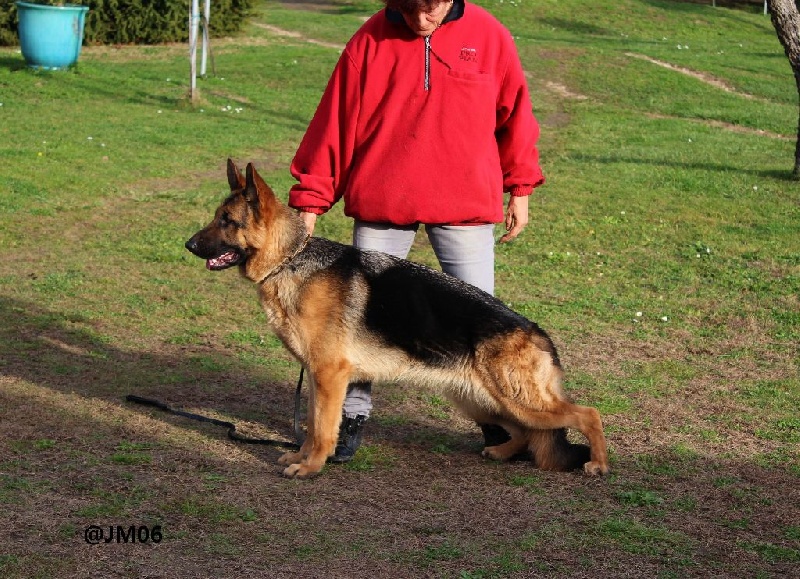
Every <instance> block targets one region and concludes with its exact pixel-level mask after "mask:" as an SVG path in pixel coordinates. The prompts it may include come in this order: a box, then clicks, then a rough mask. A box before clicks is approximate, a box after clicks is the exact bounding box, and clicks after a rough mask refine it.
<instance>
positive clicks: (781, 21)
mask: <svg viewBox="0 0 800 579" xmlns="http://www.w3.org/2000/svg"><path fill="white" fill-rule="evenodd" d="M767 5H768V6H769V13H770V17H771V18H772V25H773V26H774V27H775V32H777V33H778V40H780V41H781V44H782V45H783V50H784V51H785V52H786V56H787V57H788V58H789V64H790V65H791V66H792V72H793V73H794V82H795V84H796V85H797V94H798V95H800V13H798V11H797V4H796V3H795V0H767ZM792 175H793V176H794V178H795V179H800V114H798V122H797V143H796V144H795V148H794V171H792Z"/></svg>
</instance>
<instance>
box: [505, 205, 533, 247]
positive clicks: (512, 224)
mask: <svg viewBox="0 0 800 579" xmlns="http://www.w3.org/2000/svg"><path fill="white" fill-rule="evenodd" d="M527 224H528V196H527V195H525V196H523V197H515V196H513V195H512V196H511V197H510V198H509V200H508V208H507V209H506V234H505V235H504V236H503V237H501V238H500V243H508V242H509V241H511V240H512V239H514V238H515V237H517V235H519V234H520V233H521V232H522V230H523V229H525V226H526V225H527Z"/></svg>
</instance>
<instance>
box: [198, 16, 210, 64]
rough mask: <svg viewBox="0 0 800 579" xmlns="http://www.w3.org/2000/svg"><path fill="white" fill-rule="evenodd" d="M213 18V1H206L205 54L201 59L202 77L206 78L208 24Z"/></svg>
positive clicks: (204, 21) (204, 22) (204, 19)
mask: <svg viewBox="0 0 800 579" xmlns="http://www.w3.org/2000/svg"><path fill="white" fill-rule="evenodd" d="M210 17H211V0H206V3H205V6H204V8H203V53H202V56H201V58H200V76H201V77H203V78H205V76H206V60H207V58H208V47H209V34H210V33H209V31H208V23H209V18H210Z"/></svg>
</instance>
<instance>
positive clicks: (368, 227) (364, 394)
mask: <svg viewBox="0 0 800 579" xmlns="http://www.w3.org/2000/svg"><path fill="white" fill-rule="evenodd" d="M418 227H419V226H418V225H408V226H396V225H387V224H382V223H365V222H363V221H356V222H355V225H354V226H353V245H354V246H355V247H358V248H359V249H369V250H374V251H382V252H384V253H388V254H389V255H394V256H395V257H400V258H403V259H405V257H406V256H407V255H408V252H409V250H410V249H411V244H412V243H414V237H415V235H416V233H417V229H418ZM425 232H426V233H427V235H428V239H429V240H430V243H431V246H432V247H433V251H434V253H435V254H436V258H437V259H438V260H439V265H440V266H441V268H442V271H443V272H444V273H446V274H449V275H452V276H455V277H457V278H459V279H461V280H463V281H465V282H467V283H470V284H472V285H474V286H476V287H478V288H480V289H482V290H483V291H485V292H488V293H490V294H494V225H492V224H488V225H469V226H461V225H426V226H425ZM371 410H372V383H371V382H356V383H353V384H350V385H349V386H348V388H347V397H346V398H345V401H344V414H345V416H347V417H349V418H355V417H356V416H358V415H362V416H367V417H368V416H369V414H370V411H371Z"/></svg>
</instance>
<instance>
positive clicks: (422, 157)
mask: <svg viewBox="0 0 800 579" xmlns="http://www.w3.org/2000/svg"><path fill="white" fill-rule="evenodd" d="M538 137H539V125H538V124H537V122H536V119H535V118H534V116H533V112H532V110H531V101H530V96H529V94H528V87H527V84H526V82H525V74H524V72H523V70H522V65H521V64H520V61H519V57H518V55H517V51H516V47H515V46H514V41H513V39H512V38H511V35H510V34H509V32H508V31H507V30H506V29H505V28H504V27H503V26H502V25H501V24H500V23H499V22H498V21H497V20H496V19H495V18H494V17H493V16H492V15H490V14H489V13H488V12H486V11H485V10H484V9H482V8H480V7H478V6H475V5H473V4H465V3H464V2H462V1H461V0H457V2H456V3H455V5H454V8H453V10H451V13H450V15H449V16H448V18H447V19H445V21H444V23H443V24H442V25H441V27H440V28H439V29H437V30H436V31H435V32H434V33H433V34H432V35H431V36H430V37H428V38H423V37H421V36H417V35H416V34H414V33H413V32H412V31H411V30H410V29H409V28H408V26H407V25H406V24H405V22H404V21H403V19H402V17H401V16H400V15H399V14H398V13H396V12H392V11H390V10H383V11H381V12H379V13H377V14H375V15H374V16H373V17H372V18H370V20H368V21H367V22H366V23H365V24H364V25H363V26H362V27H361V28H360V29H359V30H358V31H357V32H356V34H355V35H354V36H353V38H352V39H351V40H350V42H348V44H347V47H346V48H345V50H344V52H343V53H342V56H341V58H340V59H339V62H338V64H337V65H336V68H335V70H334V71H333V74H332V76H331V78H330V81H329V82H328V86H327V88H326V89H325V93H324V94H323V96H322V100H321V102H320V104H319V107H318V108H317V111H316V113H315V115H314V118H313V119H312V121H311V124H310V125H309V127H308V131H307V132H306V134H305V136H304V138H303V140H302V142H301V144H300V147H299V149H298V151H297V154H296V156H295V158H294V160H293V162H292V165H291V172H292V175H293V176H294V177H295V178H296V179H297V180H298V183H297V184H296V185H295V186H294V187H292V190H291V192H290V195H289V204H290V205H291V206H292V207H294V208H297V209H300V210H302V211H310V212H312V213H317V214H321V213H324V212H326V211H328V209H330V208H331V206H332V205H333V204H334V203H335V202H336V201H338V200H339V199H340V198H341V197H342V196H344V203H345V207H344V211H345V214H346V215H348V216H350V217H354V218H356V219H359V220H362V221H368V222H375V223H392V224H395V225H408V224H412V223H427V224H479V223H499V222H501V221H503V219H504V210H503V191H506V192H509V193H511V194H512V195H520V196H522V195H529V194H530V193H531V191H532V190H533V188H534V187H536V186H537V185H540V184H541V183H543V182H544V177H543V176H542V171H541V169H540V167H539V154H538V151H537V149H536V141H537V140H538Z"/></svg>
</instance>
